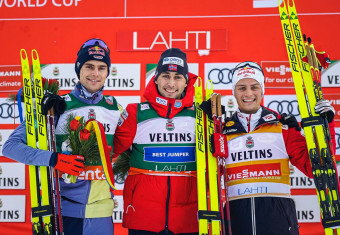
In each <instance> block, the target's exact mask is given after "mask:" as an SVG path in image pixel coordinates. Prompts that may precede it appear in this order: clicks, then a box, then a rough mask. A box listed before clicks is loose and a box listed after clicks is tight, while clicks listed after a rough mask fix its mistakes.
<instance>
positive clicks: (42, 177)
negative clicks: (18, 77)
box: [20, 49, 61, 235]
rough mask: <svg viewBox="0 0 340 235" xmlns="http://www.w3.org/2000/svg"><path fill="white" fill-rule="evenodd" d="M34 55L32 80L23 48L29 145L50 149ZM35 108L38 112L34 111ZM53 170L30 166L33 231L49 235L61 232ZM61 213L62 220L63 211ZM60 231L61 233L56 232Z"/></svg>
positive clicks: (33, 53) (38, 72) (22, 57)
mask: <svg viewBox="0 0 340 235" xmlns="http://www.w3.org/2000/svg"><path fill="white" fill-rule="evenodd" d="M31 54H32V67H33V80H32V78H31V72H30V65H29V60H28V57H27V53H26V51H25V50H24V49H21V51H20V57H21V65H22V74H23V90H24V100H25V110H26V114H25V117H26V120H25V121H26V133H27V145H28V146H30V147H33V148H39V149H42V150H49V147H48V133H47V128H46V125H47V123H46V117H45V116H44V115H43V114H42V111H41V100H42V98H43V95H44V90H43V86H42V79H41V71H40V62H39V56H38V53H37V51H36V50H32V52H31ZM33 94H34V98H35V102H34V99H33ZM34 108H35V113H36V115H35V114H34ZM36 130H37V131H36ZM36 133H37V134H36ZM37 140H38V146H37ZM51 172H52V170H51V168H50V167H47V166H40V167H38V166H32V165H30V166H29V181H30V197H31V213H32V231H33V234H38V235H40V234H44V235H49V234H52V233H54V234H56V231H60V229H59V228H58V225H57V222H56V221H57V214H56V213H55V206H54V204H53V202H54V200H55V199H54V195H53V190H52V188H53V185H54V182H53V178H54V177H53V175H52V177H51ZM40 190H41V192H40ZM59 215H60V218H59V220H60V219H61V214H59ZM52 220H53V223H52ZM57 234H60V233H58V232H57Z"/></svg>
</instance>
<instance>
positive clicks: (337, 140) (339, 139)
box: [335, 133, 340, 150]
mask: <svg viewBox="0 0 340 235" xmlns="http://www.w3.org/2000/svg"><path fill="white" fill-rule="evenodd" d="M335 143H336V144H335V146H336V150H339V149H340V134H338V133H335Z"/></svg>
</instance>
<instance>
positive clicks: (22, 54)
mask: <svg viewBox="0 0 340 235" xmlns="http://www.w3.org/2000/svg"><path fill="white" fill-rule="evenodd" d="M20 57H21V58H22V59H24V60H26V58H27V53H26V50H25V49H21V50H20Z"/></svg>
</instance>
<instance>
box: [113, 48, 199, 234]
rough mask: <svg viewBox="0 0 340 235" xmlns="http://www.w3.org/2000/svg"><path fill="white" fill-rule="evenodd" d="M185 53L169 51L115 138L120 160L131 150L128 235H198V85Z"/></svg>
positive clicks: (127, 184)
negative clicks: (121, 156)
mask: <svg viewBox="0 0 340 235" xmlns="http://www.w3.org/2000/svg"><path fill="white" fill-rule="evenodd" d="M196 78H197V76H195V75H193V74H190V73H188V65H187V62H186V54H185V53H183V52H182V51H181V50H179V49H177V48H172V49H169V50H166V51H165V52H163V53H162V55H161V58H160V60H159V62H158V66H157V69H156V74H155V76H154V78H153V79H152V80H151V81H150V82H149V84H148V85H147V87H146V90H145V92H144V98H145V99H146V100H147V101H146V102H143V103H139V104H129V105H128V106H127V108H126V110H125V111H124V112H123V113H122V115H121V118H120V120H119V122H118V126H117V129H116V132H115V137H114V153H115V156H118V155H119V154H121V153H122V152H124V151H125V150H127V149H129V148H130V149H131V150H132V152H131V156H130V170H129V175H128V177H127V179H126V181H125V185H124V194H123V197H124V214H123V226H124V227H126V228H128V229H129V235H133V234H138V235H143V234H198V223H197V182H196V161H195V159H196V158H195V141H196V138H195V110H194V108H193V96H194V83H195V81H196Z"/></svg>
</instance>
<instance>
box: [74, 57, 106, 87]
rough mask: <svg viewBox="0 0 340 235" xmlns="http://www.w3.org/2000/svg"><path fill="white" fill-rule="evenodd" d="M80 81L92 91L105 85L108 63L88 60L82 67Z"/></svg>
mask: <svg viewBox="0 0 340 235" xmlns="http://www.w3.org/2000/svg"><path fill="white" fill-rule="evenodd" d="M79 77H80V83H81V84H82V85H83V86H84V87H85V88H86V89H87V90H88V91H89V92H91V93H94V92H96V91H98V90H99V89H100V88H102V87H103V86H104V83H105V80H106V77H107V64H106V63H104V62H102V61H97V60H89V61H86V62H85V63H84V64H83V66H82V67H81V69H80V74H79Z"/></svg>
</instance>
